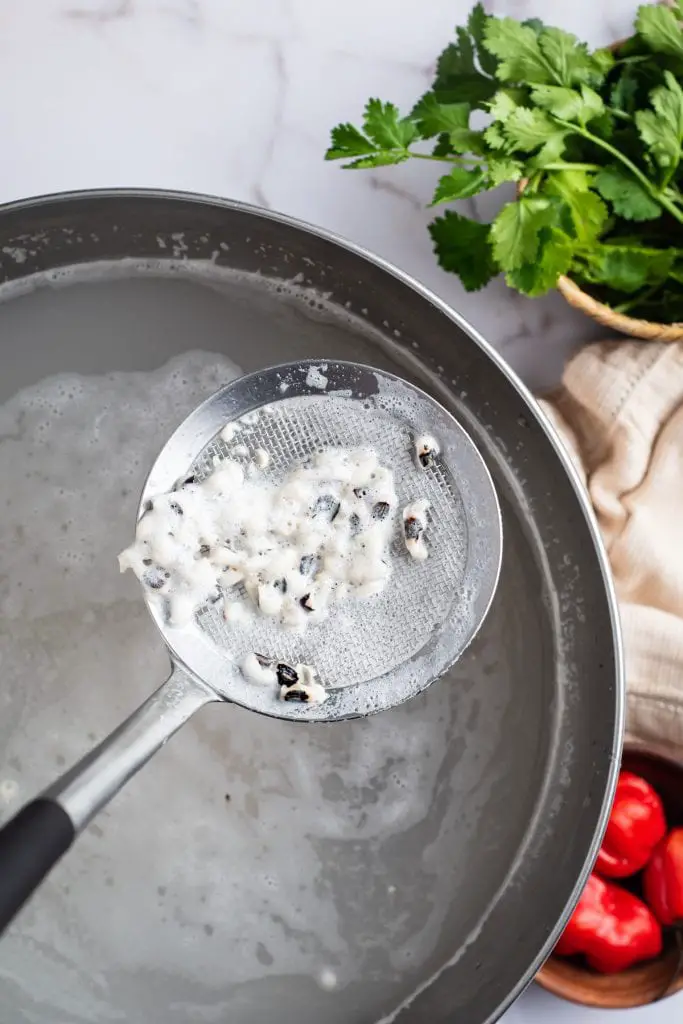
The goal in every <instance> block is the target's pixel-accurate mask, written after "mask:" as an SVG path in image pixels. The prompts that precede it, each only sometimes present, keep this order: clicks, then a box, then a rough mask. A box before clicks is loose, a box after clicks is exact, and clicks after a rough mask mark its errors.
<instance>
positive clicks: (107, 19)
mask: <svg viewBox="0 0 683 1024" xmlns="http://www.w3.org/2000/svg"><path fill="white" fill-rule="evenodd" d="M635 6H636V4H635V2H634V0H602V2H601V3H596V2H595V0H573V2H572V3H569V0H564V2H562V3H557V4H554V5H550V4H548V2H547V0H488V3H486V7H487V9H488V10H490V11H494V12H495V13H498V14H501V13H505V14H511V15H514V16H515V17H529V16H532V15H537V16H545V17H546V19H548V18H549V13H548V12H549V10H550V9H551V8H552V10H553V16H552V21H553V23H557V24H562V25H563V26H564V27H566V28H568V29H570V30H572V31H575V32H577V33H578V34H580V35H581V36H583V37H584V38H586V39H588V40H589V41H591V42H595V43H598V42H599V43H605V42H609V41H610V40H613V39H615V38H619V37H620V36H623V35H625V34H627V32H628V31H629V28H630V25H631V24H632V19H633V14H634V11H635ZM469 7H470V2H469V0H428V2H427V3H415V0H344V2H343V3H339V2H338V0H251V2H236V0H33V2H32V3H18V2H17V0H0V87H1V91H2V95H3V97H4V102H3V103H2V105H1V106H0V137H1V138H2V140H3V147H2V148H3V160H2V162H1V163H0V201H5V200H10V199H16V198H19V197H23V196H27V195H31V194H38V193H44V192H54V191H59V190H62V189H77V188H93V187H107V186H119V185H128V186H158V187H167V188H177V189H189V190H195V191H202V192H209V193H216V194H220V195H224V196H230V197H233V198H236V199H242V200H247V201H249V202H252V203H258V204H260V205H263V206H267V207H270V208H273V209H276V210H281V211H284V212H286V213H290V214H293V215H295V216H297V217H301V218H304V219H306V220H309V221H312V222H315V223H317V224H321V225H324V226H325V227H327V228H331V229H333V230H334V231H337V232H340V233H341V234H345V235H347V236H349V237H350V238H352V239H354V240H355V241H357V242H360V243H362V244H364V245H366V246H368V247H369V248H370V249H373V250H375V251H376V252H378V253H380V254H381V255H383V256H385V257H387V258H388V259H390V260H392V261H394V262H395V263H397V264H399V265H400V266H401V267H403V268H404V269H405V270H407V271H409V272H410V273H412V274H414V275H415V276H416V277H418V278H420V279H421V280H422V281H423V282H425V283H426V284H427V285H429V286H430V287H432V288H434V289H435V290H436V291H437V292H439V293H440V294H441V295H442V296H443V297H444V298H445V299H446V300H448V301H449V302H451V303H452V304H453V305H454V306H455V307H456V308H457V309H459V310H460V311H461V312H462V313H464V314H465V316H467V317H468V318H469V319H470V320H471V321H472V323H473V324H474V325H475V326H476V327H478V328H479V329H480V330H481V331H482V333H483V334H484V335H485V336H486V337H487V338H488V339H489V340H490V341H491V342H493V343H494V344H495V345H496V346H497V347H498V348H499V350H500V351H501V352H503V353H504V355H505V356H506V358H507V359H508V360H509V361H510V362H511V364H512V365H513V366H514V367H515V368H516V369H517V370H518V371H519V372H520V373H521V374H522V375H523V376H524V377H525V379H526V380H527V381H528V382H529V383H530V384H532V385H533V386H537V387H538V386H542V385H545V384H547V383H550V382H552V381H553V380H555V379H556V378H557V376H558V374H559V372H560V369H561V366H562V362H563V359H564V357H565V356H566V354H567V352H568V351H569V350H570V349H571V348H572V346H574V345H576V344H578V343H580V342H581V341H583V340H585V339H587V338H590V337H595V336H596V329H595V327H594V326H593V325H592V324H591V323H590V322H589V321H587V320H585V319H584V318H583V317H581V316H580V315H578V314H573V313H571V312H570V311H569V309H568V308H567V307H566V306H565V305H564V303H563V302H562V301H560V300H559V299H557V298H553V299H551V300H549V301H546V300H543V301H535V302H531V301H528V300H524V299H522V298H521V297H519V296H517V295H514V294H512V293H511V292H509V291H506V290H505V288H504V286H503V284H502V283H500V282H496V283H494V284H493V285H492V286H490V287H489V288H488V289H487V290H486V291H485V292H484V293H480V294H475V295H465V294H464V293H463V291H462V289H461V287H460V285H459V282H458V281H457V280H456V279H455V278H453V277H450V276H448V275H447V274H445V273H443V272H442V271H440V270H439V269H438V268H437V266H436V264H435V262H434V259H433V256H432V253H431V246H430V241H429V237H428V235H427V232H426V230H425V224H426V223H427V221H428V220H429V214H428V213H427V212H426V211H425V209H424V204H425V202H426V200H428V198H429V196H430V194H431V189H432V186H433V182H434V177H435V172H434V169H433V167H431V166H430V165H429V164H427V163H426V162H425V163H421V162H420V163H419V165H418V166H414V167H413V166H410V165H409V166H404V167H401V168H396V169H387V170H384V171H377V172H374V171H373V172H363V173H349V172H347V173H344V172H342V171H341V170H340V169H339V167H338V166H336V165H334V164H325V163H324V162H323V159H322V157H323V152H324V150H325V148H326V144H327V139H328V132H329V128H330V127H331V126H332V125H334V124H335V123H336V122H337V121H339V120H348V119H355V118H357V117H358V115H359V113H360V111H361V109H362V106H363V104H364V102H365V100H366V99H367V98H368V97H369V96H371V95H376V96H380V97H382V98H384V99H392V100H394V101H395V102H396V103H398V104H399V105H400V104H403V105H404V106H407V105H408V104H410V103H411V101H413V100H414V99H415V98H416V97H417V96H418V95H419V94H420V93H421V92H422V91H424V90H425V89H426V87H427V86H428V84H429V81H430V77H431V72H432V66H433V61H434V58H435V56H436V55H437V54H438V52H439V51H440V49H441V48H442V47H443V46H444V45H445V43H446V42H447V41H448V39H449V36H450V33H451V31H452V28H453V26H454V24H456V23H459V22H461V21H462V20H464V17H465V16H466V14H467V12H468V10H469ZM417 163H418V162H417V161H416V164H417ZM682 1014H683V996H679V997H678V998H676V999H673V1000H669V1001H668V1002H666V1003H665V1004H662V1005H660V1006H658V1007H657V1008H654V1007H653V1008H650V1009H646V1010H640V1011H632V1012H623V1013H614V1014H612V1015H611V1016H610V1017H609V1021H610V1024H650V1022H652V1024H655V1022H656V1024H668V1022H671V1024H673V1022H674V1020H675V1021H679V1020H680V1019H681V1015H682ZM551 1017H552V1019H553V1020H554V1021H557V1022H558V1024H598V1022H599V1021H601V1020H607V1019H608V1018H606V1017H605V1015H604V1014H601V1013H600V1012H599V1011H588V1010H582V1009H579V1008H576V1007H573V1006H570V1005H569V1004H565V1003H561V1002H559V1001H557V1000H555V999H553V998H552V997H550V996H548V995H546V994H545V993H542V992H540V991H539V990H538V989H535V988H534V989H532V990H530V991H529V992H528V993H527V994H526V995H525V996H523V997H522V998H521V999H520V1000H519V1001H518V1003H517V1004H516V1005H515V1006H514V1007H513V1008H512V1009H511V1010H510V1011H509V1012H508V1014H507V1016H506V1024H536V1022H538V1024H541V1022H544V1024H545V1022H546V1021H548V1020H549V1019H550V1018H551Z"/></svg>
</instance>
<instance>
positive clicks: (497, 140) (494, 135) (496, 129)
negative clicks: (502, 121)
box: [484, 124, 508, 150]
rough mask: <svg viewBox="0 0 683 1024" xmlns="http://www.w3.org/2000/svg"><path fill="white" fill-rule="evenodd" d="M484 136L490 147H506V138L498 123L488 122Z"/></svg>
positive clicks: (501, 148)
mask: <svg viewBox="0 0 683 1024" xmlns="http://www.w3.org/2000/svg"><path fill="white" fill-rule="evenodd" d="M484 138H485V139H486V141H487V143H488V144H489V146H490V147H491V149H500V150H504V149H507V148H508V140H507V139H506V138H505V136H504V135H503V129H502V127H501V126H500V125H499V124H490V125H489V126H488V128H487V129H486V130H485V131H484Z"/></svg>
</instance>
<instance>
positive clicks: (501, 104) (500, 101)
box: [488, 89, 519, 121]
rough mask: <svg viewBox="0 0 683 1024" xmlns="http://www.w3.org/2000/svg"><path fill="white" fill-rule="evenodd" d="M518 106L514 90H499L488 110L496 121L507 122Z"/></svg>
mask: <svg viewBox="0 0 683 1024" xmlns="http://www.w3.org/2000/svg"><path fill="white" fill-rule="evenodd" d="M518 106H519V103H518V102H517V97H516V95H515V90H514V89H499V90H498V92H497V93H496V94H495V96H494V97H493V99H492V100H491V102H490V103H489V104H488V110H489V113H490V115H491V117H492V118H493V120H494V121H505V120H507V118H508V117H509V116H510V114H512V112H513V111H515V110H516V109H517V107H518Z"/></svg>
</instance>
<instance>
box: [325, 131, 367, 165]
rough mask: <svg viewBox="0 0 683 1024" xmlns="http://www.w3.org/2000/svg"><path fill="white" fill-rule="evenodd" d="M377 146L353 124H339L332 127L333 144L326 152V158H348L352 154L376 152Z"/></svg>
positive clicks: (359, 154)
mask: <svg viewBox="0 0 683 1024" xmlns="http://www.w3.org/2000/svg"><path fill="white" fill-rule="evenodd" d="M376 148H377V147H376V146H375V144H374V142H371V141H370V139H368V138H366V137H365V135H363V133H362V132H360V131H359V130H358V129H357V128H355V127H354V126H353V125H352V124H338V125H337V127H336V128H333V129H332V144H331V146H330V148H329V149H328V150H327V152H326V153H325V159H326V160H346V159H348V157H351V156H362V155H365V154H366V153H374V152H375V150H376Z"/></svg>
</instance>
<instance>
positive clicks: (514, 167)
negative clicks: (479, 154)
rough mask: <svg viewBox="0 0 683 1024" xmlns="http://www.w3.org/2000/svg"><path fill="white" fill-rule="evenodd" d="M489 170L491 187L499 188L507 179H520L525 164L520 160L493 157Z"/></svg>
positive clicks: (490, 160)
mask: <svg viewBox="0 0 683 1024" xmlns="http://www.w3.org/2000/svg"><path fill="white" fill-rule="evenodd" d="M488 171H489V181H490V185H491V188H497V187H498V186H499V185H502V184H503V183H504V182H506V181H519V180H520V178H521V177H522V174H523V165H522V163H521V161H520V160H513V159H512V158H506V157H500V158H494V157H491V158H490V159H489V165H488Z"/></svg>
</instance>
